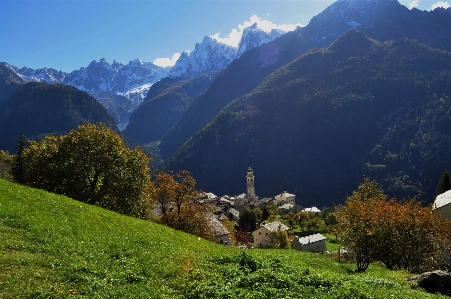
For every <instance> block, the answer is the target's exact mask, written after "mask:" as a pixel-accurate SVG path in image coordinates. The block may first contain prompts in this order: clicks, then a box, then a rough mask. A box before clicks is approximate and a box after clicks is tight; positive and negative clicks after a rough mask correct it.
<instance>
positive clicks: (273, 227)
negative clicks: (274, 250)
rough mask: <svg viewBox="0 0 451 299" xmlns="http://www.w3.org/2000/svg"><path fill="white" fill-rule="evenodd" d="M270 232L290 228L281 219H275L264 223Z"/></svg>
mask: <svg viewBox="0 0 451 299" xmlns="http://www.w3.org/2000/svg"><path fill="white" fill-rule="evenodd" d="M263 226H264V227H265V228H266V229H267V230H269V231H270V232H278V231H287V230H289V229H290V228H289V227H288V226H286V225H285V224H283V223H282V222H280V221H274V222H271V223H268V224H265V225H263Z"/></svg>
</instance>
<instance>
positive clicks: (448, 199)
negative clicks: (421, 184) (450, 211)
mask: <svg viewBox="0 0 451 299" xmlns="http://www.w3.org/2000/svg"><path fill="white" fill-rule="evenodd" d="M450 203H451V190H449V191H446V192H445V193H442V194H440V195H437V197H436V198H435V201H434V205H433V206H432V209H433V210H435V209H438V208H441V207H443V206H446V205H449V204H450Z"/></svg>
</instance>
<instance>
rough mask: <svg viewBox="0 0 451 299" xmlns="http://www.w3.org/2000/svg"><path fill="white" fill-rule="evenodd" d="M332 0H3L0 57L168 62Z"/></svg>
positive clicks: (420, 0) (67, 63)
mask: <svg viewBox="0 0 451 299" xmlns="http://www.w3.org/2000/svg"><path fill="white" fill-rule="evenodd" d="M333 2H335V0H272V1H269V0H164V1H159V0H148V1H142V0H128V1H126V0H89V1H88V0H77V1H74V0H32V1H22V0H1V1H0V61H4V62H8V63H10V64H12V65H14V66H17V67H23V66H27V67H30V68H42V67H51V68H55V69H57V70H63V71H66V72H70V71H73V70H76V69H79V68H80V67H82V66H87V65H88V64H89V63H90V62H91V61H92V60H99V59H100V58H106V60H107V61H108V62H110V63H111V62H112V61H113V60H114V59H115V60H116V61H118V62H120V63H124V64H125V63H128V62H129V61H130V60H133V59H135V58H139V59H141V60H143V61H150V62H154V61H157V62H160V63H161V62H162V61H163V62H164V61H166V62H167V61H168V59H169V58H172V57H173V55H174V54H175V53H181V52H182V51H187V50H188V51H189V50H193V49H194V45H195V43H196V42H201V41H202V39H203V37H204V36H215V37H217V38H218V39H224V38H225V39H226V38H230V39H229V40H228V42H232V41H231V40H233V37H235V39H236V38H237V36H239V34H240V32H241V30H242V28H243V27H245V26H247V25H250V24H251V23H252V22H254V21H259V22H261V24H262V26H264V25H266V27H268V28H269V27H271V26H272V27H274V26H276V25H279V26H280V25H292V26H291V27H293V26H295V25H304V26H305V25H307V24H308V22H309V21H310V19H311V18H312V17H313V16H315V15H317V14H318V13H320V12H321V11H322V10H324V9H325V8H326V7H327V6H329V5H331V4H332V3H333ZM399 2H400V3H401V4H403V5H405V6H407V7H409V8H412V7H417V8H418V9H421V10H431V9H432V8H433V6H434V5H439V6H442V7H450V2H451V1H450V0H447V1H426V0H407V1H403V0H400V1H399ZM439 2H441V3H439ZM437 3H439V4H437ZM285 27H286V28H291V27H290V26H285ZM175 57H177V56H175ZM162 58H166V59H162Z"/></svg>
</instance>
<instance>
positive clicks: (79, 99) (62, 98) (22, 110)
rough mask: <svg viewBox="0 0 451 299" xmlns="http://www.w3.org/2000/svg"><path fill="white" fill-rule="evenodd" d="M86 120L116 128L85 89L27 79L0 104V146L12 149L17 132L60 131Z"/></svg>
mask: <svg viewBox="0 0 451 299" xmlns="http://www.w3.org/2000/svg"><path fill="white" fill-rule="evenodd" d="M87 122H91V123H98V122H103V123H105V125H106V126H107V127H109V128H111V129H113V130H115V131H116V132H119V130H118V129H117V126H116V124H115V122H114V120H113V118H112V117H111V116H110V115H108V113H107V111H106V109H105V108H104V107H103V106H102V105H101V104H99V102H97V100H96V99H94V98H93V97H91V96H90V95H89V94H88V93H86V92H83V91H80V90H78V89H77V88H75V87H72V86H68V85H60V84H46V83H39V82H30V83H27V84H25V85H23V86H21V87H20V88H19V89H18V90H17V91H16V92H15V93H14V94H13V95H12V96H11V97H9V98H8V99H7V100H5V101H4V102H2V103H1V104H0V136H1V137H2V138H1V139H0V148H1V149H5V150H9V151H10V152H12V153H14V152H15V150H16V148H17V140H18V139H19V135H20V133H22V134H23V135H24V136H25V137H27V138H29V139H36V138H39V136H40V135H45V134H59V135H60V134H63V133H67V132H69V131H70V130H72V129H76V128H77V127H78V126H79V125H81V124H85V123H87Z"/></svg>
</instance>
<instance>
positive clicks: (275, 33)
mask: <svg viewBox="0 0 451 299" xmlns="http://www.w3.org/2000/svg"><path fill="white" fill-rule="evenodd" d="M284 33H286V32H285V31H283V30H276V29H273V30H271V31H270V32H265V31H263V30H262V29H260V28H258V27H257V24H256V23H255V24H253V25H252V26H250V27H248V28H245V29H244V30H243V35H242V36H241V40H240V43H239V45H238V47H232V46H230V45H227V44H224V43H221V42H218V41H217V40H215V39H214V38H211V37H208V36H206V37H205V38H204V40H203V41H202V43H200V44H199V43H196V46H195V48H194V51H192V52H190V53H188V52H183V53H182V55H180V57H179V59H178V60H177V62H176V64H175V65H174V66H173V67H172V69H171V71H170V73H169V76H170V77H182V78H190V77H194V76H196V75H199V74H201V73H204V72H208V71H214V70H221V69H223V68H225V67H227V66H228V65H229V64H230V63H231V62H232V61H233V60H234V59H236V58H239V57H240V56H241V54H243V53H244V52H246V51H247V50H249V49H252V48H254V47H258V46H261V45H262V44H264V43H268V42H271V41H273V40H274V39H276V38H278V37H280V36H281V35H283V34H284Z"/></svg>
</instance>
